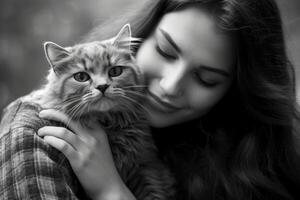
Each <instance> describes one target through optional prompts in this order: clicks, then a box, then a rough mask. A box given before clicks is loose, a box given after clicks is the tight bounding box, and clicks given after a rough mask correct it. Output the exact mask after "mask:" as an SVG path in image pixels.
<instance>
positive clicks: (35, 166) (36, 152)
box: [0, 100, 82, 199]
mask: <svg viewBox="0 0 300 200" xmlns="http://www.w3.org/2000/svg"><path fill="white" fill-rule="evenodd" d="M39 109H40V108H39V106H37V105H34V104H31V103H24V102H22V101H21V102H20V101H19V100H17V101H16V102H13V103H12V104H10V105H9V106H8V107H7V108H6V109H5V111H4V115H3V119H2V122H1V125H0V177H1V181H0V182H1V184H0V191H3V193H1V192H0V199H2V197H11V199H21V198H23V197H24V196H26V197H30V199H48V198H51V199H58V198H59V199H60V198H61V199H77V197H76V196H77V194H76V193H77V192H82V190H81V189H80V184H79V182H78V180H77V178H76V176H75V174H74V172H73V171H72V168H71V166H70V164H69V162H68V160H67V158H66V157H65V156H64V155H63V154H62V153H61V152H59V151H58V150H56V149H55V148H53V147H51V146H50V145H48V144H47V143H46V142H45V141H44V140H43V138H41V137H39V136H38V135H37V133H36V131H37V128H39V126H42V125H43V123H46V122H43V121H42V120H41V119H39V118H38V112H39ZM48 124H49V122H48ZM3 127H4V128H5V130H4V129H3ZM3 195H4V196H3ZM78 195H79V194H78ZM3 199H10V198H3Z"/></svg>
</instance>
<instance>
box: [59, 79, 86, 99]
mask: <svg viewBox="0 0 300 200" xmlns="http://www.w3.org/2000/svg"><path fill="white" fill-rule="evenodd" d="M89 85H90V84H89V83H88V82H86V83H81V82H77V81H74V80H73V78H70V79H68V80H66V81H65V84H64V96H69V95H73V94H77V95H83V94H84V93H85V92H86V91H87V90H88V88H89Z"/></svg>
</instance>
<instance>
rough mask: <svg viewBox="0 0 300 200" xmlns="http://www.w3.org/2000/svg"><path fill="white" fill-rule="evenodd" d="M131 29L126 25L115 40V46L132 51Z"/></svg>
mask: <svg viewBox="0 0 300 200" xmlns="http://www.w3.org/2000/svg"><path fill="white" fill-rule="evenodd" d="M130 43H131V28H130V24H125V25H124V26H123V27H122V28H121V30H120V31H119V33H118V34H117V36H116V37H115V39H114V42H113V45H115V46H117V47H118V48H123V49H124V48H125V49H128V50H130Z"/></svg>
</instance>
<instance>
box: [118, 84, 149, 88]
mask: <svg viewBox="0 0 300 200" xmlns="http://www.w3.org/2000/svg"><path fill="white" fill-rule="evenodd" d="M147 87H148V86H147V85H130V86H124V87H121V88H122V89H124V88H126V89H127V88H147Z"/></svg>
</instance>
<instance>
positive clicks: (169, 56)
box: [155, 45, 177, 60]
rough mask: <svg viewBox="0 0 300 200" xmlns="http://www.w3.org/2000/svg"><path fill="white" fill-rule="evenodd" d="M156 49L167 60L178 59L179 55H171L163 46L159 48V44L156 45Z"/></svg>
mask: <svg viewBox="0 0 300 200" xmlns="http://www.w3.org/2000/svg"><path fill="white" fill-rule="evenodd" d="M155 49H156V51H157V52H158V53H159V54H160V55H161V56H163V57H164V58H166V59H167V60H176V59H177V57H175V56H172V55H169V54H167V53H166V52H164V51H163V50H162V49H161V48H159V46H158V45H155Z"/></svg>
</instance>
